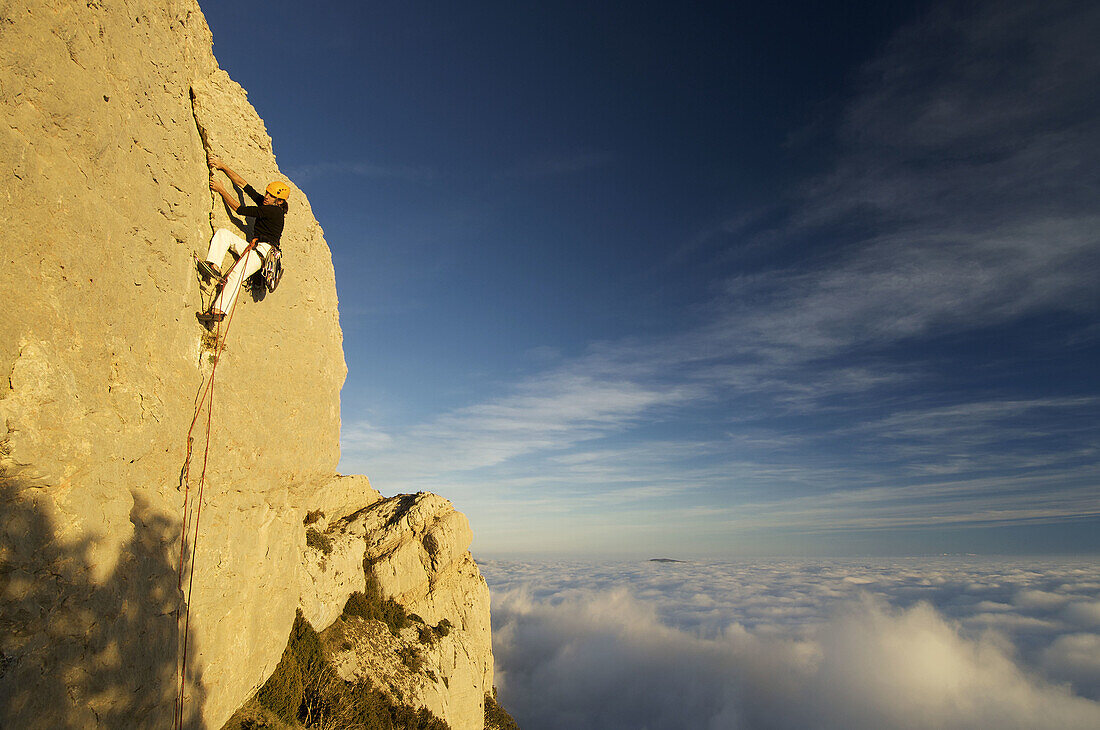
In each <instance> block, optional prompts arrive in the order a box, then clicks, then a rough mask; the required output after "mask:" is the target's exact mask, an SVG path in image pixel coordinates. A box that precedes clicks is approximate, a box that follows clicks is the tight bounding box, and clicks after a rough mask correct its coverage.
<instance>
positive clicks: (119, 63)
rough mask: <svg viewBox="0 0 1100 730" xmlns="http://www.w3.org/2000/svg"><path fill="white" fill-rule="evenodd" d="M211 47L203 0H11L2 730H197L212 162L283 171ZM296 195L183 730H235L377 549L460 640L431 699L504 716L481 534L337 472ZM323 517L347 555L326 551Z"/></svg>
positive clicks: (260, 175) (210, 511)
mask: <svg viewBox="0 0 1100 730" xmlns="http://www.w3.org/2000/svg"><path fill="white" fill-rule="evenodd" d="M211 46H212V42H211V36H210V31H209V29H208V28H207V25H206V22H205V20H204V18H203V16H202V14H201V11H200V9H199V7H198V5H197V3H196V2H194V0H141V1H140V2H139V1H137V0H104V1H100V2H92V1H89V2H79V3H78V2H72V1H71V0H0V115H2V122H3V123H2V124H0V160H3V161H4V162H5V169H4V171H3V172H2V173H0V200H2V201H3V205H2V206H0V293H2V295H3V299H4V304H3V306H2V307H0V374H2V375H3V378H0V500H2V505H0V727H13V728H14V727H19V728H84V727H120V728H121V727H126V728H145V727H148V728H163V727H170V726H171V718H172V717H173V712H174V707H175V703H176V698H177V692H176V686H177V682H176V677H177V673H178V671H179V667H178V664H179V662H180V661H181V655H180V625H181V622H180V616H179V615H178V614H179V608H180V606H181V602H182V595H181V592H180V590H179V588H178V561H179V556H180V554H181V539H182V525H181V519H182V506H183V492H182V491H181V486H180V481H181V480H180V473H181V468H182V466H183V463H184V459H185V448H186V439H185V437H186V434H187V432H188V427H189V425H190V423H191V420H192V418H193V416H194V412H195V407H196V402H197V399H198V396H199V394H200V390H201V386H202V384H203V382H204V380H205V378H206V376H207V375H209V372H210V368H211V358H210V353H209V351H208V349H207V347H206V346H208V345H209V343H208V342H206V343H205V345H204V338H203V330H202V328H201V327H200V326H199V325H198V323H197V322H196V320H195V312H196V311H198V310H200V309H201V308H203V305H204V304H205V302H207V301H208V298H209V295H210V292H209V291H207V290H206V289H204V288H203V286H202V283H201V281H200V280H199V278H198V277H197V276H196V272H195V268H194V264H193V261H192V254H193V253H199V254H200V255H201V254H204V253H205V250H206V246H207V242H208V240H209V238H210V235H211V233H212V232H213V230H214V229H216V228H218V227H227V228H231V227H232V225H233V224H232V222H231V220H230V218H229V217H228V216H227V212H226V210H225V207H224V206H223V205H222V204H221V202H220V200H215V198H214V197H212V195H211V193H210V191H209V189H208V186H207V179H208V173H207V167H206V162H205V161H206V155H207V152H213V153H214V154H218V155H220V156H222V157H223V158H224V159H225V161H226V162H227V164H229V165H230V166H231V167H233V168H234V170H236V171H237V172H238V173H240V174H241V175H243V176H244V177H245V178H246V179H248V180H250V181H251V182H252V183H253V184H254V185H257V186H260V185H263V184H265V183H266V182H267V181H268V180H270V179H272V178H275V177H283V178H284V179H285V176H283V175H281V173H280V172H279V169H278V166H277V164H276V161H275V157H274V154H273V151H272V143H271V139H270V137H269V136H268V134H267V132H266V129H265V127H264V124H263V122H262V120H261V119H260V118H259V117H258V115H257V114H256V112H255V110H254V109H253V108H252V107H251V105H250V104H249V103H248V100H247V96H246V94H245V92H244V90H243V89H242V88H241V87H240V86H239V85H237V84H236V83H235V82H233V81H232V80H231V79H230V78H229V76H228V75H227V74H226V73H225V72H224V71H222V70H221V69H219V68H218V65H217V62H216V60H215V59H214V57H213V54H212V52H211ZM291 188H292V192H291V196H290V212H289V214H288V216H287V222H286V229H285V232H284V235H283V242H284V245H283V251H284V262H285V265H286V269H287V273H286V275H285V276H284V278H283V280H282V283H281V284H280V286H279V288H278V290H277V291H276V292H274V293H273V294H270V295H268V296H267V297H266V298H264V299H263V300H262V302H257V301H256V300H255V299H254V298H253V297H251V296H249V295H248V294H245V293H242V295H241V297H240V299H239V302H240V303H239V304H238V307H237V312H236V314H235V315H234V321H233V325H232V330H231V332H230V334H229V336H228V339H227V346H226V349H225V350H224V353H223V355H222V357H221V360H220V362H219V364H218V369H217V381H216V386H215V397H214V405H213V423H214V425H213V429H212V440H211V448H210V453H209V464H208V467H207V481H206V486H205V491H204V499H203V502H202V515H201V523H200V526H199V527H200V529H199V533H198V538H197V540H198V542H197V544H195V545H190V544H188V546H187V552H188V554H190V551H191V549H192V548H194V555H195V562H194V565H195V573H194V584H193V590H192V592H191V600H190V629H189V636H190V641H189V644H188V646H189V649H188V654H187V668H186V672H187V681H186V692H185V703H184V708H185V725H186V726H187V727H195V728H218V727H220V726H221V725H222V724H223V723H224V722H225V720H226V719H227V718H228V717H229V716H230V715H231V714H232V713H233V711H234V710H235V709H236V708H237V707H238V706H239V705H241V703H242V702H244V701H245V700H246V699H247V698H248V697H249V696H250V695H252V694H253V693H254V692H255V691H256V689H257V688H259V687H260V686H261V685H262V684H263V683H264V681H265V680H266V678H267V677H268V676H269V675H270V674H271V672H272V671H273V669H274V667H275V666H276V664H277V663H278V661H279V658H280V656H281V654H282V652H283V649H284V647H285V646H286V644H287V637H288V634H289V631H290V628H291V625H292V624H293V622H294V617H295V611H296V608H298V607H299V606H300V607H301V609H302V610H303V613H304V615H305V616H306V617H307V618H308V619H309V620H310V622H311V623H313V625H314V626H315V627H316V628H317V629H319V630H320V629H324V628H325V627H326V626H327V625H328V624H331V623H332V622H333V621H334V620H335V619H336V617H337V616H338V614H339V613H340V609H341V608H342V606H343V603H344V601H345V600H346V599H347V597H348V595H349V593H350V592H352V591H354V590H362V588H363V586H362V584H363V581H364V580H365V578H364V575H365V574H364V571H363V565H364V558H367V563H368V565H369V566H370V570H371V572H372V573H373V574H374V575H375V576H376V578H377V580H378V583H379V585H380V586H381V588H382V591H383V593H384V595H386V596H388V597H392V598H395V599H397V600H399V601H401V602H402V603H404V604H406V605H407V607H408V610H409V611H410V612H415V613H417V614H418V615H420V616H421V617H423V619H424V620H425V621H430V622H433V623H437V622H439V621H441V620H443V619H447V620H448V621H449V622H450V624H451V625H453V626H454V627H455V630H454V631H453V632H451V634H449V636H448V637H446V640H441V641H440V642H438V643H437V644H435V645H434V648H433V649H432V652H433V654H432V656H431V657H430V661H431V662H433V664H432V666H433V667H434V669H433V671H434V672H435V673H436V676H438V677H441V678H443V677H445V678H446V682H443V681H442V680H441V681H440V682H438V683H434V684H432V687H431V688H429V687H427V686H425V687H423V688H421V691H419V693H414V697H415V698H416V701H417V702H419V703H421V704H422V705H424V706H427V707H429V709H432V711H433V712H435V713H436V714H437V715H439V716H440V717H443V718H444V719H446V720H447V721H448V722H449V723H450V724H451V725H452V727H455V728H480V727H481V723H482V719H481V718H482V715H481V710H482V701H483V697H484V695H485V694H486V693H487V692H489V691H490V689H491V684H492V654H491V651H490V645H489V622H488V621H489V616H488V593H487V589H486V588H485V584H484V581H483V580H482V579H481V577H480V575H479V573H478V571H477V567H476V565H475V564H474V563H473V560H472V558H471V557H470V555H469V552H468V546H469V542H470V532H469V526H468V524H467V523H466V520H465V518H464V517H462V516H461V515H459V514H457V513H455V512H454V510H453V509H452V507H451V506H450V504H449V503H448V502H446V501H445V500H443V499H441V498H438V497H434V496H429V495H420V496H416V497H402V498H396V499H391V500H381V498H380V495H379V494H378V493H377V492H376V491H374V490H373V489H372V488H371V487H370V485H369V483H368V481H367V479H366V478H365V477H338V476H336V475H335V469H336V464H337V461H338V459H339V429H340V420H339V392H340V388H341V386H342V384H343V380H344V376H345V372H346V369H345V365H344V360H343V353H342V349H341V332H340V326H339V318H338V314H337V299H336V287H335V277H334V272H333V266H332V260H331V256H330V254H329V250H328V247H327V245H326V243H325V241H324V237H323V232H322V230H321V227H320V226H319V225H318V223H317V221H316V220H315V219H314V217H313V214H312V212H311V210H310V207H309V203H308V201H307V200H306V198H305V196H304V195H303V194H302V192H301V191H300V190H299V189H297V188H296V187H294V186H293V184H292V185H291ZM200 440H201V439H200ZM200 445H201V444H200ZM192 496H194V495H192ZM311 512H317V513H324V515H325V517H324V518H323V522H322V523H321V524H320V527H321V528H323V529H324V531H325V532H326V534H331V535H332V540H333V545H334V546H335V547H334V550H333V552H332V554H331V555H327V556H320V555H318V554H317V551H315V550H313V549H312V548H310V547H307V544H306V529H307V528H306V526H305V525H304V524H303V518H304V517H305V516H306V515H307V513H311ZM314 529H318V528H317V527H314ZM364 651H367V650H366V649H364Z"/></svg>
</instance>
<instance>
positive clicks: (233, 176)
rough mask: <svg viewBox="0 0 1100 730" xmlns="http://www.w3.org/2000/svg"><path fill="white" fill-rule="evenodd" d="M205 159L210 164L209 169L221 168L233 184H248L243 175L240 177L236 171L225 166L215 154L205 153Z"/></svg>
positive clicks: (240, 185) (242, 185)
mask: <svg viewBox="0 0 1100 730" xmlns="http://www.w3.org/2000/svg"><path fill="white" fill-rule="evenodd" d="M206 161H207V162H208V163H209V164H210V169H211V170H221V171H222V172H224V173H225V176H226V177H227V178H229V181H230V182H231V183H233V184H234V185H236V186H237V187H239V188H243V187H244V186H245V185H247V184H248V181H247V180H245V179H244V178H243V177H241V176H240V175H238V174H237V173H235V172H233V171H232V170H230V169H229V168H228V167H227V166H226V164H225V163H224V162H222V158H220V157H217V156H216V155H207V156H206Z"/></svg>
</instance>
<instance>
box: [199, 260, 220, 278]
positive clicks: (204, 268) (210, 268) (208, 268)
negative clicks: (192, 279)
mask: <svg viewBox="0 0 1100 730" xmlns="http://www.w3.org/2000/svg"><path fill="white" fill-rule="evenodd" d="M195 263H196V264H197V265H198V267H199V273H201V274H202V275H203V276H207V277H213V278H215V279H220V278H222V272H221V271H219V270H218V267H217V266H215V265H214V264H212V263H210V262H209V261H206V260H204V259H196V261H195Z"/></svg>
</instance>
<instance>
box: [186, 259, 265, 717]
mask: <svg viewBox="0 0 1100 730" xmlns="http://www.w3.org/2000/svg"><path fill="white" fill-rule="evenodd" d="M258 240H259V239H256V238H254V239H252V241H251V242H250V243H249V244H248V246H247V247H246V248H245V250H244V253H243V254H241V256H240V258H238V259H237V260H236V261H235V262H233V266H231V267H229V271H227V272H226V274H225V276H224V277H222V281H221V285H222V286H225V282H226V281H227V280H228V278H229V274H230V273H231V272H232V271H233V269H234V268H235V267H237V266H244V267H245V269H246V270H247V263H244V262H247V260H248V257H249V256H250V255H251V254H252V250H253V249H254V248H255V247H256V243H257V242H258ZM257 255H259V254H258V253H257ZM243 278H244V277H240V279H241V280H243ZM241 280H238V282H237V292H236V293H237V294H239V293H240V287H241V283H242V281H241ZM236 310H237V297H236V296H234V297H233V305H232V306H231V307H230V308H229V312H228V313H227V314H226V316H225V317H224V319H223V320H219V321H218V322H217V327H216V328H215V331H214V337H215V341H216V345H215V348H214V357H213V360H212V362H211V366H210V374H209V375H208V376H207V377H206V380H205V381H204V382H203V385H202V387H201V388H200V389H199V396H198V397H197V398H196V400H195V415H194V416H193V417H192V418H191V426H190V427H189V428H188V429H187V450H186V455H185V457H184V461H183V468H182V469H180V487H181V490H182V491H183V520H182V521H183V533H182V536H181V538H180V560H179V576H178V578H177V582H176V587H177V589H178V590H179V591H180V592H181V595H180V600H181V606H180V607H179V608H178V609H177V610H176V623H177V628H178V625H179V621H180V619H181V618H182V619H183V641H182V646H181V648H180V651H179V653H178V656H180V660H179V661H177V663H176V680H177V683H178V686H177V693H176V717H175V724H174V726H173V727H174V728H175V730H182V728H183V714H184V707H183V705H184V694H185V691H186V684H187V639H188V629H189V628H190V623H191V589H192V586H193V585H194V582H195V554H196V552H197V550H198V542H199V518H200V517H202V495H203V488H204V487H205V486H206V465H207V462H208V461H209V458H210V429H211V427H212V426H213V423H214V374H215V373H216V372H217V370H218V362H219V361H220V359H221V355H222V351H223V350H224V349H225V338H226V337H227V336H228V335H229V326H230V325H231V324H232V323H233V313H234V312H235V311H236ZM223 322H224V324H225V329H224V331H223V329H222V323H223ZM204 406H205V408H206V433H205V445H204V447H203V453H202V472H201V473H200V474H199V485H198V496H197V498H196V499H195V500H194V501H193V502H190V503H189V500H188V498H189V496H190V492H191V485H190V475H191V456H192V448H193V446H194V440H195V439H194V436H193V435H192V434H193V433H194V430H195V424H196V423H198V421H199V416H200V415H201V414H202V411H203V407H204ZM189 507H190V510H194V512H195V518H194V521H192V520H191V511H190V510H189V509H188V508H189ZM189 533H192V536H191V555H190V561H186V557H187V539H188V536H189ZM185 562H189V567H188V571H187V572H188V576H187V590H186V595H184V588H183V584H184V578H183V574H184V564H185Z"/></svg>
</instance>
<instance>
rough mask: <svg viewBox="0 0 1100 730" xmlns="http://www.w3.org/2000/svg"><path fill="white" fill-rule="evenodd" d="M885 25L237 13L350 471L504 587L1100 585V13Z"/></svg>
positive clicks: (936, 17) (1037, 7)
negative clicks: (340, 351) (482, 565)
mask: <svg viewBox="0 0 1100 730" xmlns="http://www.w3.org/2000/svg"><path fill="white" fill-rule="evenodd" d="M740 5H744V7H739V6H740ZM885 5H887V4H885V3H870V2H867V3H843V4H842V3H832V4H822V3H782V4H769V5H767V6H766V7H765V6H763V5H761V6H759V7H757V6H748V5H747V4H732V3H692V4H679V3H670V4H665V5H650V4H643V3H636V2H635V3H598V4H591V3H566V2H560V3H549V4H543V5H539V6H529V5H528V4H521V3H506V2H499V3H494V2H470V3H463V4H443V3H438V4H434V3H421V2H406V3H399V4H398V3H394V4H379V5H378V6H372V5H369V4H360V3H327V4H322V6H321V7H307V6H306V5H305V4H301V3H286V2H281V1H280V2H274V3H269V4H267V5H265V8H264V11H263V12H257V11H256V9H255V8H251V7H249V8H245V7H244V6H234V5H231V4H226V3H218V4H214V3H206V4H204V12H205V13H206V15H207V19H208V21H209V23H210V26H211V29H212V30H213V33H214V51H215V54H216V55H217V57H218V60H219V62H220V63H221V65H222V67H223V68H225V69H227V70H228V71H229V73H230V74H231V75H232V76H233V78H234V79H235V80H237V81H238V82H240V83H241V84H242V85H243V86H244V87H245V88H246V89H247V90H248V92H249V98H250V100H251V101H252V103H253V104H254V105H255V106H256V108H257V110H258V111H259V113H260V115H261V116H262V117H263V118H264V120H265V121H266V123H267V126H268V130H269V132H270V134H271V136H272V137H273V139H274V144H275V152H276V155H277V156H278V159H279V163H280V166H281V168H282V169H283V170H284V171H285V172H286V173H287V174H288V175H289V176H290V177H291V178H292V179H293V180H294V182H295V183H296V184H298V185H299V186H300V187H301V188H302V189H304V190H305V191H306V193H307V194H308V195H309V199H310V203H311V205H312V207H313V210H314V213H315V214H316V216H317V217H318V219H319V220H320V222H321V225H322V226H323V227H324V229H325V234H326V239H327V241H328V243H329V246H330V247H331V249H332V252H333V260H334V264H335V267H336V277H337V286H338V289H339V295H340V307H341V324H342V326H343V328H344V337H345V342H344V348H345V354H346V357H347V361H348V367H349V373H348V380H347V383H346V385H345V386H344V390H343V394H342V408H343V416H342V417H343V428H342V441H343V444H342V446H343V459H342V462H341V470H342V471H345V472H349V473H365V474H367V475H369V476H370V477H371V479H372V482H373V483H374V484H375V486H376V487H378V488H379V489H380V490H381V491H382V492H383V493H385V494H394V493H399V492H407V491H416V490H422V489H423V490H430V491H434V492H437V493H440V494H442V495H444V496H446V497H448V498H450V499H452V500H453V501H454V502H455V504H456V505H457V506H458V508H459V509H461V510H462V511H464V512H465V513H466V514H467V515H468V516H469V517H470V520H471V522H472V524H473V527H474V533H475V535H476V537H475V543H474V550H475V554H477V555H496V556H511V555H522V554H593V555H595V554H601V555H623V556H651V555H652V554H657V553H660V554H665V553H668V554H675V555H676V556H713V557H736V556H743V555H761V554H768V555H788V554H796V555H801V554H808V555H829V554H833V555H843V554H853V553H854V554H926V553H940V552H978V553H1003V552H1007V553H1021V552H1024V553H1042V552H1065V553H1082V552H1088V553H1095V552H1096V551H1097V550H1098V549H1100V530H1098V529H1097V528H1098V527H1100V459H1098V454H1100V450H1098V447H1100V426H1098V421H1097V419H1096V417H1095V414H1096V412H1097V406H1098V405H1100V379H1098V378H1097V376H1096V372H1097V367H1098V365H1100V286H1098V284H1097V281H1098V273H1100V265H1098V263H1097V261H1098V255H1100V233H1098V231H1100V172H1098V171H1100V131H1098V129H1100V127H1098V126H1097V124H1096V119H1097V116H1098V115H1097V111H1098V107H1100V97H1098V96H1097V94H1096V93H1095V89H1096V88H1098V82H1100V52H1097V50H1096V49H1095V38H1096V37H1098V34H1100V8H1098V7H1096V6H1095V4H1092V3H1084V2H1055V3H1023V2H1018V3H1011V4H1006V3H986V4H982V3H962V4H951V3H895V4H890V7H884V6H885ZM225 156H226V157H227V159H229V160H231V159H232V151H229V150H227V151H225ZM288 244H289V245H288V249H289V251H291V252H292V249H293V242H288ZM290 256H292V253H290V254H289V255H288V259H289V258H290Z"/></svg>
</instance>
